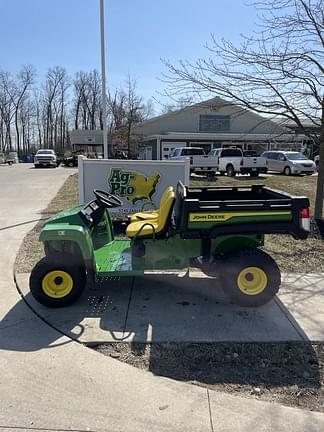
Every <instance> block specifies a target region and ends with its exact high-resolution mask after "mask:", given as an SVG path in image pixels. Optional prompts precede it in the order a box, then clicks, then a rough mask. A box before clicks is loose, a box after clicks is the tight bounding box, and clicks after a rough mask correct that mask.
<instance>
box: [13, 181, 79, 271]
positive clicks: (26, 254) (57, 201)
mask: <svg viewBox="0 0 324 432" xmlns="http://www.w3.org/2000/svg"><path fill="white" fill-rule="evenodd" d="M78 204H79V202H78V175H77V174H73V175H71V176H70V177H68V178H67V180H66V181H65V183H64V184H63V186H62V187H61V189H60V190H59V191H58V193H57V195H56V196H55V197H54V198H53V200H52V201H51V202H50V203H49V205H48V206H47V207H46V209H44V210H43V211H42V212H41V218H42V219H43V218H44V220H41V221H40V222H38V224H37V225H35V227H34V228H33V229H32V230H31V231H29V233H28V234H27V235H26V237H25V238H24V240H23V242H22V244H21V246H20V249H19V252H18V255H17V257H16V262H15V268H16V271H17V272H18V273H29V272H31V270H32V269H33V267H34V266H35V264H36V263H37V262H38V261H39V260H40V259H41V258H42V257H43V256H44V250H43V245H42V243H40V242H39V241H38V237H39V233H40V232H41V229H42V227H43V225H44V224H45V223H46V220H47V218H50V217H51V216H53V215H54V214H56V213H58V212H59V211H61V210H64V209H66V208H68V207H74V206H76V205H78Z"/></svg>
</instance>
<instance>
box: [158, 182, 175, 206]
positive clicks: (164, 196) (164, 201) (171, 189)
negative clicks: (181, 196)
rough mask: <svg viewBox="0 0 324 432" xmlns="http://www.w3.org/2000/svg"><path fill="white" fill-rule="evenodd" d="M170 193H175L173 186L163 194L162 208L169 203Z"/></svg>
mask: <svg viewBox="0 0 324 432" xmlns="http://www.w3.org/2000/svg"><path fill="white" fill-rule="evenodd" d="M170 192H173V186H168V187H167V188H166V189H165V191H164V192H163V194H162V196H161V199H160V208H161V207H162V206H164V205H165V203H166V202H167V200H168V198H169V196H170Z"/></svg>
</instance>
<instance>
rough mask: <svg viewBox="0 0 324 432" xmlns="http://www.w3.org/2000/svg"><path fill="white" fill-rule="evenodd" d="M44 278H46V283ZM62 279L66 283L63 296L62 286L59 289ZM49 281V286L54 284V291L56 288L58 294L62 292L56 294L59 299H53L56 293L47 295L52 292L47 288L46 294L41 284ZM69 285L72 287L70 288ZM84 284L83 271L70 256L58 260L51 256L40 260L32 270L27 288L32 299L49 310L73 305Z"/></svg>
mask: <svg viewBox="0 0 324 432" xmlns="http://www.w3.org/2000/svg"><path fill="white" fill-rule="evenodd" d="M54 272H59V275H56V276H55V273H54ZM66 275H68V276H66ZM45 277H47V279H48V280H47V281H46V280H45ZM52 278H54V279H52ZM62 278H63V281H62ZM64 278H66V281H65V282H67V283H68V285H67V288H66V290H67V291H68V292H67V293H66V294H64V286H62V287H61V288H60V286H61V285H62V284H64ZM50 279H52V280H51V286H53V284H54V289H55V287H57V288H58V292H59V290H61V291H62V290H63V292H61V294H58V295H59V297H54V295H55V294H56V292H55V293H53V295H50V294H49V292H53V290H52V289H51V288H48V291H49V292H46V288H45V287H44V285H43V284H45V283H50V282H49V280H50ZM56 280H57V282H56ZM71 283H72V287H71V288H70V285H71ZM85 284H86V273H85V269H84V267H82V266H81V265H80V263H77V261H75V260H74V259H73V257H72V256H64V257H63V256H61V257H60V258H57V257H55V256H51V257H45V258H43V259H41V260H40V261H39V262H38V263H37V264H36V266H35V267H34V268H33V270H32V272H31V275H30V278H29V287H30V291H31V293H32V295H33V297H34V298H35V299H36V300H37V301H38V302H39V303H41V304H42V305H44V306H47V307H50V308H59V307H64V306H69V305H71V304H72V303H74V302H75V301H76V300H77V299H78V298H79V297H80V296H81V294H82V292H83V290H84V288H85Z"/></svg>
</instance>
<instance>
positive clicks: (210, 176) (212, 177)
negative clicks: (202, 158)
mask: <svg viewBox="0 0 324 432" xmlns="http://www.w3.org/2000/svg"><path fill="white" fill-rule="evenodd" d="M206 178H207V180H214V178H215V173H214V172H211V173H208V174H206Z"/></svg>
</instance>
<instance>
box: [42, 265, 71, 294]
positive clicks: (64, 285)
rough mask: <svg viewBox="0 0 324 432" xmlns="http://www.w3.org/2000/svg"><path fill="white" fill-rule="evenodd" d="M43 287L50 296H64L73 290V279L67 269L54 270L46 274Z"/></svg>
mask: <svg viewBox="0 0 324 432" xmlns="http://www.w3.org/2000/svg"><path fill="white" fill-rule="evenodd" d="M42 288H43V291H44V293H45V294H46V295H47V296H48V297H51V298H63V297H65V296H67V295H68V294H70V292H71V291H72V288H73V279H72V278H71V276H70V275H69V274H68V273H66V272H65V271H62V270H53V271H51V272H49V273H47V274H46V275H45V276H44V278H43V280H42Z"/></svg>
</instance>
